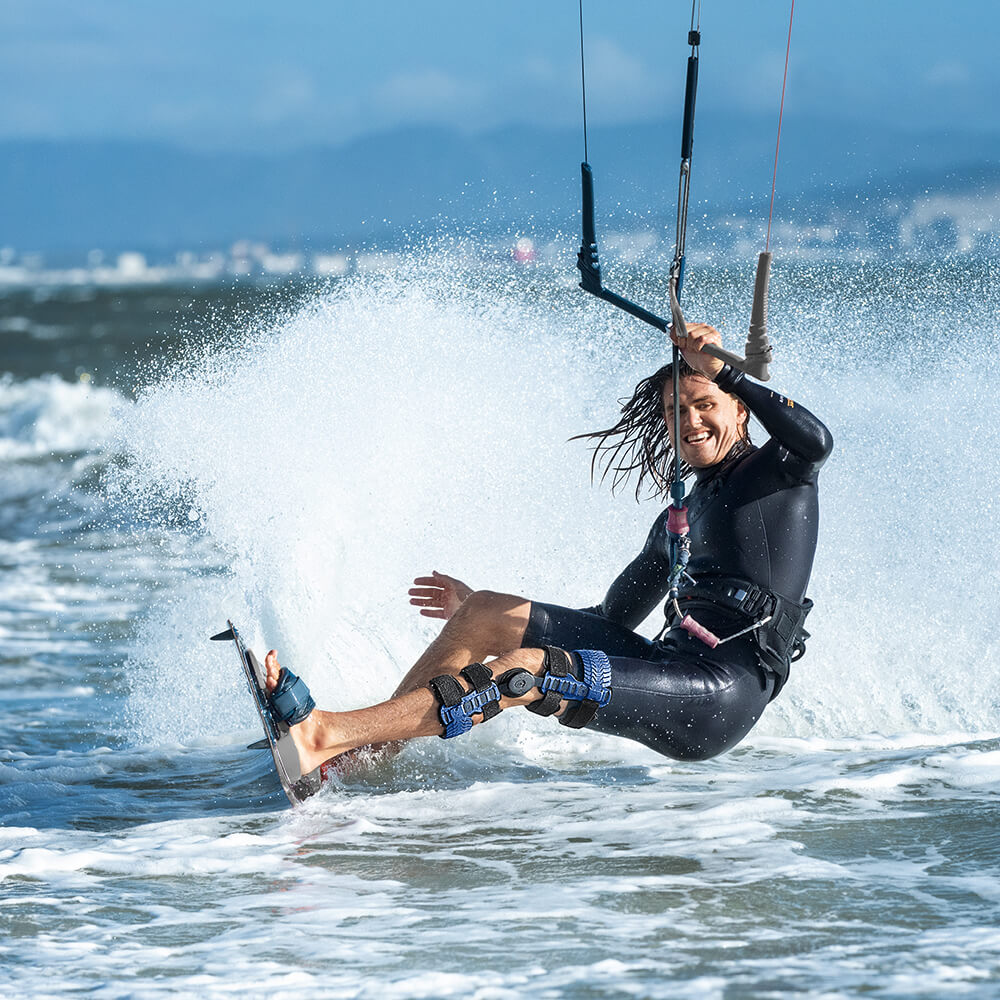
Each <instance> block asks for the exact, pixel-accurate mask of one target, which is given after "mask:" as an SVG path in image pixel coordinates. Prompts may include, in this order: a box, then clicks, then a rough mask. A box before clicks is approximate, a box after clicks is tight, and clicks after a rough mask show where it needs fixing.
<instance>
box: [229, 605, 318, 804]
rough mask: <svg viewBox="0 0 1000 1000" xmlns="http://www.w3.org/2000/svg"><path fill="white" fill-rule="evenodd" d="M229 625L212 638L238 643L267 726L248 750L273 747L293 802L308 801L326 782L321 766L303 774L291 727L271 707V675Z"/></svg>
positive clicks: (255, 701) (282, 780)
mask: <svg viewBox="0 0 1000 1000" xmlns="http://www.w3.org/2000/svg"><path fill="white" fill-rule="evenodd" d="M227 624H228V625H229V628H228V629H226V631H225V632H220V633H219V634H218V635H213V636H212V639H213V640H215V641H216V642H225V641H227V640H229V639H231V640H232V641H233V643H234V644H235V646H236V651H237V653H239V657H240V663H241V664H242V666H243V673H244V675H245V676H246V681H247V687H249V688H250V695H251V697H252V698H253V703H254V705H256V707H257V714H258V715H259V716H260V722H261V725H262V726H263V727H264V737H265V738H264V739H262V740H261V741H260V742H259V743H251V744H250V746H249V747H248V748H247V749H248V750H264V749H269V750H270V751H271V757H272V758H273V759H274V769H275V771H277V773H278V780H279V781H280V782H281V787H282V788H283V789H284V790H285V794H286V795H287V796H288V800H289V802H291V803H292V805H293V806H296V805H299V804H301V803H302V802H305V800H306V799H307V798H309V796H310V795H315V794H316V793H317V792H318V791H319V789H320V785H321V784H322V783H323V779H322V776H321V775H320V769H319V768H318V767H317V768H314V769H313V770H312V771H310V772H309V773H308V774H303V773H302V767H301V766H300V764H299V752H298V750H297V749H296V746H295V743H294V741H293V740H292V737H291V734H290V733H289V732H288V726H287V724H286V723H284V722H282V721H281V720H280V719H277V718H275V717H274V714H273V712H272V710H271V703H270V702H269V701H268V698H267V689H266V687H265V680H266V677H267V675H266V673H265V671H264V668H263V667H262V666H261V663H260V660H258V659H257V657H256V656H255V655H254V652H253V650H252V649H248V648H247V647H246V645H245V643H244V642H243V639H242V637H241V636H240V633H239V631H237V628H236V626H235V625H234V624H233V623H232V621H228V622H227Z"/></svg>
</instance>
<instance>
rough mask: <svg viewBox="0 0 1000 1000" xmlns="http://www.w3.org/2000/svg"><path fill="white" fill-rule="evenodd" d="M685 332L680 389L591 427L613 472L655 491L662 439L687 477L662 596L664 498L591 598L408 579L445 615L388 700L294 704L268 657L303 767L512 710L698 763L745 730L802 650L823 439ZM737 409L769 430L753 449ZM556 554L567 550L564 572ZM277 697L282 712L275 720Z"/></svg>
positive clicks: (299, 696)
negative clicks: (681, 546) (641, 537)
mask: <svg viewBox="0 0 1000 1000" xmlns="http://www.w3.org/2000/svg"><path fill="white" fill-rule="evenodd" d="M686 334H687V335H686V336H680V335H675V334H674V332H673V331H671V338H672V340H673V342H674V344H675V345H676V346H677V347H678V348H679V350H680V354H681V356H682V360H679V361H678V363H679V364H680V365H681V370H680V373H679V376H680V377H679V380H678V381H679V390H680V391H679V396H678V398H677V399H675V398H674V391H673V379H672V374H673V373H672V371H671V366H670V365H668V366H665V367H664V368H661V369H660V370H659V371H658V372H656V373H655V374H654V375H652V376H650V377H649V378H647V379H645V380H643V381H642V382H641V383H639V385H638V386H637V388H636V391H635V394H634V395H633V397H632V399H631V400H629V402H628V403H626V404H625V406H624V407H623V409H622V418H621V420H620V421H619V422H618V423H617V424H616V425H615V426H614V427H612V428H609V429H608V430H606V431H601V432H598V433H596V434H595V435H591V436H592V437H593V438H595V439H596V441H597V447H598V450H599V454H606V455H610V456H611V457H610V459H609V462H611V463H614V462H616V460H617V457H620V456H622V455H624V456H625V458H624V459H622V460H621V461H619V462H618V464H617V465H614V466H613V467H614V469H615V471H616V474H618V473H621V474H623V475H626V476H627V475H628V474H629V473H630V472H633V471H634V472H638V474H639V477H640V483H641V481H642V479H643V478H644V477H645V478H649V479H651V480H652V481H653V482H654V484H657V485H658V486H659V488H660V490H661V492H666V490H667V489H668V487H669V481H668V480H667V478H666V475H665V472H664V470H666V469H669V466H670V459H671V451H672V449H673V448H674V447H676V448H677V449H678V450H679V453H680V458H681V459H682V460H683V462H684V463H685V465H686V468H687V470H688V471H690V472H693V474H694V477H695V479H696V482H697V485H696V488H695V490H694V492H693V493H692V496H691V501H690V506H689V508H688V521H689V524H690V534H689V539H690V559H689V560H688V561H687V562H686V564H685V565H686V569H685V570H684V573H683V578H682V579H681V581H680V583H679V585H678V586H676V587H675V588H674V590H673V591H671V574H672V573H673V572H674V570H675V566H674V565H672V561H671V556H670V552H671V548H670V545H669V544H668V536H669V535H670V532H671V530H673V526H672V525H671V524H670V517H671V515H670V512H671V511H672V510H673V508H668V509H667V510H665V511H664V512H663V513H662V514H661V515H660V517H658V518H657V520H656V522H655V523H654V524H653V527H652V530H651V531H650V533H649V537H648V539H647V541H646V544H645V546H644V547H643V549H642V551H641V552H640V553H639V554H638V555H637V556H636V558H635V559H633V560H632V562H631V563H630V564H629V565H628V566H627V567H626V568H625V570H624V571H623V572H622V573H621V574H620V575H619V576H618V577H617V579H616V580H615V581H614V582H613V583H612V585H611V587H610V589H609V590H608V593H607V595H606V596H605V598H604V600H603V601H602V602H601V603H600V604H598V605H596V606H594V607H590V608H586V609H583V610H573V609H569V608H564V607H559V606H556V605H552V604H545V603H541V602H536V601H530V600H526V599H524V598H521V597H516V596H513V595H506V594H497V593H493V592H487V591H476V592H473V591H472V590H471V588H469V587H467V586H466V585H465V584H463V583H461V582H460V581H458V580H455V579H453V578H451V577H447V576H444V575H443V574H438V573H435V574H433V575H432V576H430V577H419V578H418V579H417V580H416V581H415V584H416V586H415V587H414V589H413V590H411V591H410V594H411V603H413V604H414V605H416V606H417V607H419V608H420V610H421V613H422V614H424V615H425V616H428V617H434V618H442V619H445V620H446V622H445V625H444V627H443V629H442V631H441V633H440V634H439V636H438V637H437V638H436V639H435V640H434V642H432V643H431V645H430V646H429V647H428V649H427V650H426V651H425V653H424V654H423V655H422V656H421V657H420V659H419V660H418V661H417V662H416V664H414V666H413V668H412V669H411V670H410V671H409V672H408V674H407V675H406V677H405V678H404V679H403V681H402V682H401V684H400V685H399V687H398V689H397V690H396V692H395V694H394V695H393V697H392V698H390V699H389V700H388V701H385V702H382V703H380V704H378V705H374V706H372V707H370V708H365V709H360V710H356V711H349V712H324V711H319V710H312V711H308V712H307V711H305V710H304V709H303V708H302V707H301V706H303V705H306V706H307V707H311V699H309V698H308V695H307V692H306V691H305V685H304V683H303V681H302V680H301V679H299V678H297V677H295V676H294V674H292V673H291V672H290V671H288V670H287V669H282V668H281V666H280V665H279V663H278V658H277V654H276V653H275V651H274V650H272V651H271V652H270V653H268V655H267V658H266V671H267V683H266V687H267V691H268V694H269V696H270V697H271V700H272V705H273V706H275V708H274V710H275V712H276V715H277V716H278V717H279V718H282V719H283V721H285V722H286V723H288V724H289V725H290V726H291V730H290V731H291V735H292V737H293V739H294V740H295V743H296V746H297V747H298V750H299V755H300V760H301V764H302V769H303V772H305V771H307V770H310V769H312V768H315V767H317V766H319V765H321V764H322V763H324V762H325V761H328V760H330V759H331V758H333V757H336V756H339V755H340V754H343V753H345V752H347V751H350V750H353V749H356V748H360V747H365V746H373V745H381V744H385V743H394V742H397V741H405V740H409V739H412V738H414V737H417V736H431V735H438V736H442V737H444V738H451V737H454V736H459V735H462V734H463V733H465V732H467V731H468V730H469V729H470V728H471V727H472V725H473V724H477V723H480V722H483V721H488V720H489V719H491V718H493V717H494V716H495V715H497V714H498V713H499V712H500V711H501V710H503V709H508V708H512V707H515V706H525V707H527V708H529V710H532V711H535V712H537V713H538V714H542V715H553V714H554V715H557V716H558V717H559V720H560V722H562V723H563V724H564V725H568V726H571V727H573V728H582V727H586V728H589V729H592V730H594V731H597V732H602V733H609V734H612V735H616V736H621V737H624V738H627V739H632V740H637V741H639V742H641V743H644V744H646V745H647V746H649V747H651V748H652V749H654V750H656V751H658V752H659V753H662V754H665V755H666V756H669V757H673V758H676V759H682V760H701V759H706V758H709V757H712V756H714V755H716V754H719V753H722V752H724V751H725V750H727V749H729V748H731V747H732V746H734V745H735V744H736V743H738V742H739V741H740V740H741V739H742V738H743V737H744V736H745V735H746V733H747V732H748V731H749V730H750V728H751V727H752V726H753V725H754V724H755V723H756V722H757V720H758V719H759V718H760V715H761V713H762V712H763V711H764V708H765V707H766V705H767V703H768V702H769V701H770V700H771V699H772V698H773V697H774V696H775V695H776V694H777V693H778V691H779V690H780V689H781V687H782V686H783V684H784V683H785V681H786V679H787V677H788V671H789V664H790V663H791V662H792V661H793V660H795V659H797V658H798V657H799V656H800V655H801V654H802V652H803V651H804V645H805V639H806V638H807V636H808V633H807V632H806V631H805V629H804V621H805V617H806V615H807V613H808V612H809V610H810V609H811V606H812V605H811V602H810V601H808V600H807V599H806V598H805V592H806V585H807V583H808V580H809V575H810V572H811V569H812V563H813V555H814V552H815V548H816V539H817V525H818V499H817V475H818V473H819V470H820V467H821V466H822V465H823V463H824V461H825V460H826V458H827V456H828V455H829V454H830V451H831V448H832V439H831V436H830V433H829V431H828V430H827V428H826V427H825V426H824V425H823V424H822V423H821V422H820V421H819V420H818V419H817V418H816V417H815V416H813V415H812V414H811V413H810V412H809V411H808V410H806V409H804V408H803V407H802V406H800V405H798V404H797V403H795V402H793V401H792V400H790V399H787V398H786V397H784V396H781V395H779V394H777V393H775V392H772V391H771V390H769V389H766V388H765V387H764V386H761V385H758V384H756V383H754V382H751V381H750V380H749V379H748V378H746V376H745V375H743V374H742V373H741V372H739V371H737V370H735V369H734V368H731V367H730V366H729V365H726V364H724V363H723V362H722V361H720V360H718V359H717V358H716V357H713V356H711V355H709V354H707V353H704V352H703V351H702V348H703V347H705V346H706V345H713V344H714V345H719V344H720V343H721V337H720V335H719V333H718V331H717V330H715V329H714V328H713V327H711V326H708V325H707V324H690V323H689V324H688V325H687V330H686ZM675 406H679V428H680V437H679V438H678V439H677V440H675V432H674V429H673V423H674V408H675ZM751 414H752V415H753V416H754V417H756V418H757V420H758V421H759V422H760V423H761V424H762V425H763V427H764V429H765V430H766V431H767V433H768V434H769V435H770V439H769V440H768V441H767V442H766V443H765V444H764V445H763V446H762V447H759V448H758V447H755V446H754V445H753V444H752V443H751V442H750V435H749V430H748V421H749V417H750V415H751ZM629 456H632V457H631V458H630V457H629ZM572 562H573V560H572V553H567V559H566V562H565V564H564V566H563V567H562V569H563V571H564V572H566V573H567V574H571V573H572ZM668 593H673V594H674V595H675V596H673V597H672V598H671V600H669V601H668V604H667V609H666V610H667V617H666V622H665V624H664V629H663V631H662V633H661V635H660V636H659V638H657V639H656V640H649V639H646V638H644V637H643V636H640V635H639V634H638V633H637V632H635V631H634V629H635V628H636V627H637V626H638V625H639V624H640V623H641V622H642V621H643V620H645V618H646V617H647V616H648V615H649V614H650V612H651V611H652V610H653V609H654V607H655V606H656V605H657V604H658V603H659V602H660V601H662V600H663V599H664V597H665V596H667V595H668ZM282 704H288V705H290V706H297V707H296V708H292V709H290V711H289V713H286V714H284V715H282V713H281V712H280V711H279V710H278V708H277V706H280V705H282Z"/></svg>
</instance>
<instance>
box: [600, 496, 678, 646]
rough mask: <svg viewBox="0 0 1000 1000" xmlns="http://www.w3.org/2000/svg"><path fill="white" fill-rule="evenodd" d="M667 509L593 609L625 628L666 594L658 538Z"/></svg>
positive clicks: (667, 570)
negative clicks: (640, 548)
mask: <svg viewBox="0 0 1000 1000" xmlns="http://www.w3.org/2000/svg"><path fill="white" fill-rule="evenodd" d="M667 513H668V512H667V511H664V512H663V513H662V514H661V515H660V516H659V517H658V518H657V519H656V521H655V522H654V523H653V527H652V528H651V529H650V532H649V537H648V538H647V539H646V544H645V545H644V546H643V549H642V551H641V552H640V553H639V554H638V555H637V556H636V557H635V558H634V559H633V560H632V561H631V562H630V563H629V564H628V566H626V567H625V569H623V570H622V572H621V573H619V574H618V578H617V579H616V580H615V582H614V583H612V584H611V587H610V588H609V589H608V593H607V595H606V596H605V598H604V600H603V601H602V602H601V603H600V604H599V605H598V607H596V608H594V609H588V610H593V612H594V613H595V614H599V615H602V616H603V617H605V618H608V619H610V620H611V621H613V622H618V623H619V624H620V625H624V626H625V627H626V628H630V629H635V628H638V626H639V625H641V624H642V623H643V622H644V621H645V620H646V618H647V617H648V616H649V615H650V613H651V612H652V611H653V609H654V608H655V607H656V606H657V605H658V604H659V603H660V601H662V600H663V598H664V597H665V596H666V594H667V578H668V576H669V574H670V566H669V565H668V562H669V560H668V559H667V558H666V557H665V555H664V554H663V553H664V549H663V544H662V541H661V538H662V535H663V532H664V531H666V519H667Z"/></svg>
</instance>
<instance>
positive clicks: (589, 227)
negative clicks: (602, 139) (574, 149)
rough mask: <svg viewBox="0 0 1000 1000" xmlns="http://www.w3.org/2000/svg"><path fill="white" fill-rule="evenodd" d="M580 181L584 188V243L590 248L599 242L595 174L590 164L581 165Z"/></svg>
mask: <svg viewBox="0 0 1000 1000" xmlns="http://www.w3.org/2000/svg"><path fill="white" fill-rule="evenodd" d="M580 179H581V182H582V186H583V243H584V246H589V245H590V244H592V243H596V242H597V233H596V230H595V228H594V172H593V171H592V170H591V169H590V164H589V163H586V162H584V163H581V164H580Z"/></svg>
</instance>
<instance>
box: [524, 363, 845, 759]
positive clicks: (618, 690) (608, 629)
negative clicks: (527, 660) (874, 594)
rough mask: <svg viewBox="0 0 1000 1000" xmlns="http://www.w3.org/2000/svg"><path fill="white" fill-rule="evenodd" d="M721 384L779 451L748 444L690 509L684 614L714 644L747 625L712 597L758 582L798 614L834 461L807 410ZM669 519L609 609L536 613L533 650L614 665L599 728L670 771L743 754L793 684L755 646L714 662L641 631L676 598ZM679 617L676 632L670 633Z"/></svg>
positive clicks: (746, 641) (538, 607)
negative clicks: (591, 654) (746, 741)
mask: <svg viewBox="0 0 1000 1000" xmlns="http://www.w3.org/2000/svg"><path fill="white" fill-rule="evenodd" d="M716 382H717V383H718V385H719V386H720V388H722V389H724V390H725V391H726V392H731V393H732V394H733V395H735V396H736V397H737V398H739V399H741V400H742V401H743V402H744V403H745V404H746V406H747V408H748V409H749V410H750V412H751V413H752V414H753V415H754V416H755V417H756V418H757V419H758V420H759V421H760V422H761V423H762V424H763V426H764V428H765V430H766V431H767V432H768V434H769V435H770V440H769V441H768V442H767V443H766V444H765V445H763V447H761V448H753V447H748V446H746V445H744V444H742V443H740V444H737V445H735V446H734V448H733V449H732V450H731V451H730V452H729V454H728V455H727V456H726V458H725V459H724V460H723V461H722V462H720V463H719V464H718V465H714V466H711V467H709V468H706V469H698V470H697V471H696V478H697V485H696V487H695V489H694V490H693V491H692V494H691V497H690V500H689V502H688V520H689V523H690V526H691V527H690V539H691V560H690V563H689V566H688V569H689V572H690V574H691V576H692V577H693V578H694V580H695V583H694V584H688V585H686V588H682V594H684V593H685V591H686V593H687V597H688V600H687V601H684V602H682V604H683V607H684V610H688V609H689V608H690V609H691V610H692V613H693V614H694V616H695V617H696V618H697V620H698V621H699V623H701V624H702V625H704V626H705V627H707V628H709V629H711V630H712V631H713V632H714V633H715V634H716V635H717V636H719V637H725V636H728V635H733V634H734V633H736V632H738V631H739V630H740V629H742V628H745V627H746V626H747V624H748V621H747V618H746V617H745V616H744V615H742V614H739V613H737V612H736V611H733V610H731V609H730V608H727V607H725V606H723V605H722V604H720V603H717V602H714V601H712V600H711V599H710V596H709V591H710V589H711V587H712V585H718V586H723V585H724V584H725V583H727V582H729V581H732V580H737V581H747V582H749V583H750V584H754V585H756V587H757V588H760V589H761V590H762V591H766V592H769V593H771V594H776V595H779V596H781V597H783V598H786V599H788V600H790V601H792V602H801V601H802V600H803V598H804V597H805V591H806V585H807V584H808V582H809V574H810V572H811V570H812V564H813V555H814V553H815V550H816V537H817V527H818V520H819V505H818V501H817V489H816V478H817V475H818V473H819V470H820V467H821V466H822V464H823V462H824V461H825V460H826V458H827V456H828V455H829V454H830V451H831V449H832V447H833V441H832V438H831V436H830V432H829V431H828V430H827V429H826V427H824V426H823V424H822V423H821V422H820V421H819V420H817V419H816V417H814V416H813V415H812V414H811V413H810V412H809V411H808V410H806V409H803V408H802V407H801V406H798V405H797V404H795V403H793V402H792V400H790V399H786V398H785V397H784V396H780V395H778V394H777V393H774V392H771V391H770V390H769V389H766V388H764V386H762V385H758V384H756V383H754V382H751V381H750V380H749V379H746V378H744V377H743V376H742V375H740V374H739V373H737V372H734V371H733V370H732V369H730V368H729V367H728V366H726V367H725V368H724V369H723V371H722V372H721V373H720V375H719V376H717V378H716ZM667 515H668V511H667V510H664V511H663V512H662V513H661V514H660V516H659V517H658V518H657V519H656V521H655V522H654V524H653V527H652V530H651V531H650V533H649V537H648V538H647V540H646V544H645V546H644V547H643V550H642V552H640V553H639V555H638V556H636V558H635V559H633V560H632V562H631V563H630V564H629V565H628V566H627V567H626V569H625V570H624V571H623V572H622V573H621V574H620V575H619V577H618V578H617V579H616V580H615V581H614V583H612V585H611V588H610V590H609V591H608V593H607V596H606V597H605V598H604V600H603V601H602V602H601V603H600V604H599V605H598V606H597V607H595V608H588V609H585V610H583V611H577V610H572V609H570V608H562V607H558V606H555V605H550V604H540V603H534V602H533V603H532V606H531V615H530V619H529V623H528V628H527V631H526V633H525V637H524V641H523V643H522V645H523V646H524V647H529V648H534V647H539V646H546V645H548V646H558V647H561V648H563V649H570V650H573V649H599V650H602V651H603V652H604V653H606V654H607V655H608V657H609V659H610V661H611V667H612V676H611V687H612V691H613V695H612V699H611V702H610V704H608V705H607V706H605V707H604V708H602V709H601V710H600V711H598V713H597V715H596V717H595V718H594V720H593V721H592V722H591V723H590V725H589V726H588V728H590V729H594V730H597V731H598V732H603V733H612V734H614V735H616V736H623V737H626V738H628V739H634V740H638V741H639V742H641V743H645V744H646V745H647V746H649V747H652V748H653V749H654V750H657V751H659V752H660V753H663V754H665V755H667V756H669V757H675V758H678V759H681V760H703V759H705V758H708V757H713V756H715V755H716V754H719V753H722V752H723V751H724V750H728V749H729V748H730V747H732V746H734V745H735V744H736V743H738V742H739V741H740V740H741V739H742V738H743V737H744V736H745V735H746V733H747V732H748V731H749V730H750V728H751V727H752V726H753V725H754V723H756V721H757V720H758V719H759V718H760V716H761V713H762V712H763V711H764V708H765V706H766V705H767V703H768V701H769V700H770V699H771V697H772V696H773V694H774V693H775V691H776V688H777V687H779V686H780V684H781V683H782V682H783V680H784V675H785V674H787V664H785V665H784V669H782V668H781V666H780V665H779V666H778V667H777V669H775V666H774V664H773V663H770V664H767V663H765V662H764V660H763V659H762V657H761V653H760V646H759V643H758V640H757V638H755V636H754V635H753V634H749V635H747V636H745V637H741V638H737V639H734V640H732V641H731V642H727V643H724V644H723V645H720V646H718V647H716V648H715V649H711V648H709V646H707V645H706V644H705V643H703V642H702V641H701V640H700V639H697V638H694V637H693V636H691V635H689V634H688V633H687V632H685V631H683V630H682V629H680V628H679V627H677V626H676V625H674V626H673V627H671V628H669V629H667V631H666V632H665V634H664V635H663V637H662V638H661V639H659V640H657V641H650V640H648V639H646V638H644V637H642V636H640V635H638V634H637V633H635V632H634V631H633V629H635V628H636V627H638V625H639V624H640V623H641V622H642V621H643V620H644V619H645V618H646V617H647V616H648V615H649V614H650V613H651V612H652V611H653V609H654V608H655V607H656V606H657V604H659V603H660V602H661V601H663V600H664V598H665V597H666V595H667V580H668V576H669V573H670V568H671V567H670V554H669V553H670V545H669V536H668V534H667ZM673 617H674V616H673V615H672V609H671V608H668V619H667V620H668V624H673Z"/></svg>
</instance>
